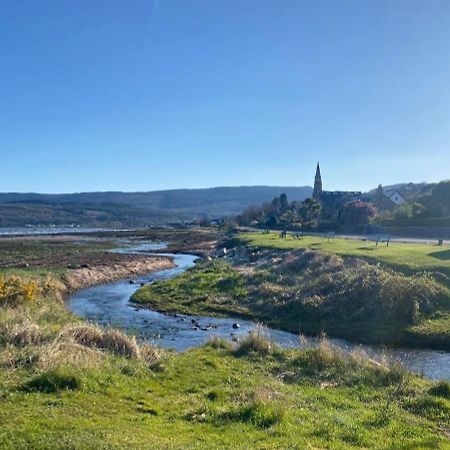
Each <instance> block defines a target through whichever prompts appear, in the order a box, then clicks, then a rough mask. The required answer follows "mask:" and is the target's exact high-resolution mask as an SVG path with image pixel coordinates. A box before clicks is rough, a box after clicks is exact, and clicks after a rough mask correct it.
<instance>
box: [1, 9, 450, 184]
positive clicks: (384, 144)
mask: <svg viewBox="0 0 450 450" xmlns="http://www.w3.org/2000/svg"><path fill="white" fill-rule="evenodd" d="M0 156H1V158H0V191H21V192H24V191H35V192H36V191H39V192H72V191H92V190H126V191H134V190H154V189H167V188H178V187H208V186H218V185H253V184H270V185H305V184H310V185H311V184H312V183H313V178H314V171H315V164H316V162H317V160H320V162H321V165H322V175H323V178H324V188H325V189H368V188H372V187H374V186H376V185H377V184H378V183H383V184H390V183H395V182H405V181H423V180H426V181H437V180H440V179H444V178H448V177H449V173H450V172H449V168H450V1H449V0H308V1H301V0H277V1H275V0H223V1H222V0H221V1H216V0H128V1H125V0H3V1H1V2H0Z"/></svg>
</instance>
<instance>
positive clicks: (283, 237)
mask: <svg viewBox="0 0 450 450" xmlns="http://www.w3.org/2000/svg"><path fill="white" fill-rule="evenodd" d="M286 238H287V231H286V230H284V231H282V232H281V233H280V239H286Z"/></svg>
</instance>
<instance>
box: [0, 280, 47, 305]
mask: <svg viewBox="0 0 450 450" xmlns="http://www.w3.org/2000/svg"><path fill="white" fill-rule="evenodd" d="M42 291H43V286H42V285H41V283H40V282H38V281H36V280H31V279H27V278H21V277H18V276H16V275H10V276H5V275H0V306H17V305H19V304H23V303H27V302H34V301H36V300H37V298H38V297H39V295H40V294H41V293H42Z"/></svg>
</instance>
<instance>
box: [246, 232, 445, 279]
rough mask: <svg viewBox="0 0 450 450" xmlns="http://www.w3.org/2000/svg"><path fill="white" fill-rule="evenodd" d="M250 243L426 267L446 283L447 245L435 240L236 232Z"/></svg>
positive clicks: (401, 267)
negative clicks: (371, 239)
mask: <svg viewBox="0 0 450 450" xmlns="http://www.w3.org/2000/svg"><path fill="white" fill-rule="evenodd" d="M239 237H240V238H241V239H242V240H244V241H245V242H246V243H247V244H248V245H250V246H251V247H262V248H264V247H268V248H277V249H285V250H287V249H296V248H309V249H314V250H320V251H322V252H325V253H329V254H335V255H339V256H354V257H358V258H363V259H366V260H368V261H370V262H377V263H380V264H383V265H385V266H387V267H391V268H393V269H395V270H398V271H401V272H403V273H405V274H412V273H417V272H425V271H429V272H432V273H433V274H435V275H437V278H438V279H441V280H442V281H444V282H445V283H446V284H447V285H448V286H449V287H450V246H448V245H447V246H438V245H436V244H430V245H427V244H421V243H417V244H416V243H414V244H409V243H400V242H391V243H390V244H389V247H387V246H386V243H382V242H380V243H379V245H378V246H376V243H375V242H372V241H367V240H366V241H363V240H357V239H343V238H335V239H332V238H331V239H328V238H327V237H325V238H322V237H321V236H304V237H303V239H300V240H298V239H294V238H293V237H292V236H288V237H287V239H280V238H279V234H278V233H274V232H272V233H270V234H264V233H244V234H241V235H239Z"/></svg>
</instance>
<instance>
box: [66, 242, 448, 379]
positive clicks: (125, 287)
mask: <svg viewBox="0 0 450 450" xmlns="http://www.w3.org/2000/svg"><path fill="white" fill-rule="evenodd" d="M160 248H161V244H141V245H139V246H137V247H134V248H128V249H118V250H116V251H117V252H123V253H133V252H138V253H141V252H145V253H150V252H151V251H152V250H155V249H160ZM166 255H168V256H171V257H173V258H174V262H175V264H176V267H175V268H173V269H167V270H162V271H159V272H154V273H151V274H148V275H145V276H142V277H139V278H137V279H136V280H135V281H136V284H131V283H130V280H129V279H126V280H121V281H117V282H113V283H106V284H102V285H98V286H93V287H90V288H87V289H83V290H80V291H78V292H76V293H75V294H73V295H72V296H71V297H70V299H69V301H68V308H69V309H70V310H71V311H72V312H73V313H74V314H76V315H78V316H82V317H85V318H87V319H89V320H91V321H94V322H97V323H99V324H102V325H106V324H108V325H113V326H115V327H118V328H122V329H124V330H127V331H129V332H132V333H135V334H136V335H137V337H138V339H139V340H141V341H147V342H151V343H153V344H156V345H159V346H161V347H166V348H171V349H174V350H177V351H182V350H186V349H188V348H191V347H195V346H198V345H201V344H203V343H204V342H206V341H207V340H208V338H210V337H211V336H220V337H224V338H226V339H239V337H241V336H244V335H246V334H247V333H248V332H249V331H250V330H252V329H254V328H255V326H256V324H255V322H251V321H245V320H240V319H221V318H215V317H198V316H185V315H181V314H177V315H167V314H162V313H158V312H156V311H151V310H148V309H139V308H137V307H135V306H134V305H133V304H132V303H130V301H129V300H130V297H131V296H132V294H133V293H134V292H135V291H136V290H137V289H138V288H139V286H140V284H141V283H149V282H154V281H157V280H164V279H168V278H173V277H175V276H177V275H179V274H180V273H182V272H184V271H185V270H186V269H188V268H190V267H192V266H193V265H194V263H195V260H196V259H197V257H196V256H193V255H183V254H178V255H173V254H170V253H167V254H166ZM235 323H238V324H239V325H240V327H239V328H238V329H234V328H233V324H235ZM267 333H268V334H269V336H270V338H271V339H272V340H273V341H274V342H276V343H277V344H279V345H281V346H282V347H301V348H307V347H315V346H317V345H318V343H319V340H318V339H317V338H305V337H302V339H300V338H299V336H297V335H295V334H292V333H287V332H285V331H280V330H274V329H270V328H269V329H267ZM329 341H330V342H331V343H332V344H334V345H336V346H338V347H339V348H341V349H343V350H345V351H351V350H353V349H355V348H358V349H362V350H364V351H365V352H366V353H367V354H368V355H369V356H370V357H372V358H374V359H377V360H382V359H384V358H388V359H392V360H397V361H399V362H401V363H402V364H403V365H404V366H405V367H406V368H407V369H409V370H411V371H413V372H416V373H419V374H423V375H424V376H426V377H428V378H431V379H435V380H450V353H449V352H444V351H437V350H422V349H402V348H389V349H387V348H383V347H379V346H368V345H358V344H352V343H350V342H348V341H345V340H342V339H329Z"/></svg>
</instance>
